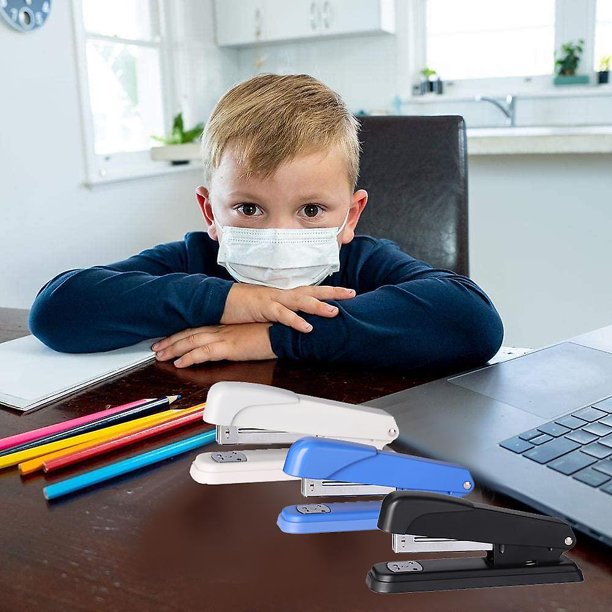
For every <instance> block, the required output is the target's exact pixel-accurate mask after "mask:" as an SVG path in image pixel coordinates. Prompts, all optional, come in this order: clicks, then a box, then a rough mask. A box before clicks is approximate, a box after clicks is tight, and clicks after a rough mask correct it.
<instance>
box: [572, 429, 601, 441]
mask: <svg viewBox="0 0 612 612" xmlns="http://www.w3.org/2000/svg"><path fill="white" fill-rule="evenodd" d="M565 437H566V438H568V439H570V440H573V441H574V442H578V443H580V444H589V443H590V442H594V441H595V440H597V436H596V435H595V434H592V433H589V432H588V431H583V430H582V429H577V430H576V431H572V433H568V434H567V436H565ZM600 441H601V440H600Z"/></svg>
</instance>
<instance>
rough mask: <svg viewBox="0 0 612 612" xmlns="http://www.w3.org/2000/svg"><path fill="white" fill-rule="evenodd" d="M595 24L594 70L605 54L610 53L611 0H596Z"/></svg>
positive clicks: (611, 47) (611, 53)
mask: <svg viewBox="0 0 612 612" xmlns="http://www.w3.org/2000/svg"><path fill="white" fill-rule="evenodd" d="M596 16H597V17H596V18H597V21H596V24H595V53H594V55H593V59H594V60H595V66H594V67H595V70H598V69H599V62H600V61H601V59H602V58H603V57H605V56H608V55H612V0H597V12H596Z"/></svg>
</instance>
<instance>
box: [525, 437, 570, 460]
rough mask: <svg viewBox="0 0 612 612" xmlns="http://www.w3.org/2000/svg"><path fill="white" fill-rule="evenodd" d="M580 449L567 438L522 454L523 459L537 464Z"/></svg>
mask: <svg viewBox="0 0 612 612" xmlns="http://www.w3.org/2000/svg"><path fill="white" fill-rule="evenodd" d="M578 448H580V444H578V443H577V442H574V441H573V440H568V439H567V438H555V439H554V440H551V441H550V442H546V443H545V444H541V445H540V446H536V447H535V448H532V449H531V450H528V451H527V452H526V453H524V454H523V457H527V459H531V460H532V461H535V462H537V463H548V462H549V461H552V460H553V459H556V458H557V457H561V455H565V454H567V453H570V452H572V451H573V450H576V449H578Z"/></svg>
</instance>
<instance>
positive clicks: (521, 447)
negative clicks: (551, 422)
mask: <svg viewBox="0 0 612 612" xmlns="http://www.w3.org/2000/svg"><path fill="white" fill-rule="evenodd" d="M538 433H539V432H538ZM499 445H500V446H503V447H504V448H507V449H508V450H510V451H512V452H513V453H522V452H524V451H526V450H529V449H530V448H533V444H530V443H529V442H527V441H526V440H521V438H520V437H519V436H514V438H509V439H508V440H504V441H503V442H500V443H499Z"/></svg>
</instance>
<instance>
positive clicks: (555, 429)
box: [538, 423, 595, 438]
mask: <svg viewBox="0 0 612 612" xmlns="http://www.w3.org/2000/svg"><path fill="white" fill-rule="evenodd" d="M538 429H539V430H540V431H541V432H543V433H546V434H548V435H549V436H553V437H555V438H558V437H559V436H562V435H563V434H566V433H568V432H569V431H570V430H569V428H567V427H563V425H558V424H557V423H544V425H540V426H539V427H538ZM593 433H595V432H593Z"/></svg>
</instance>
